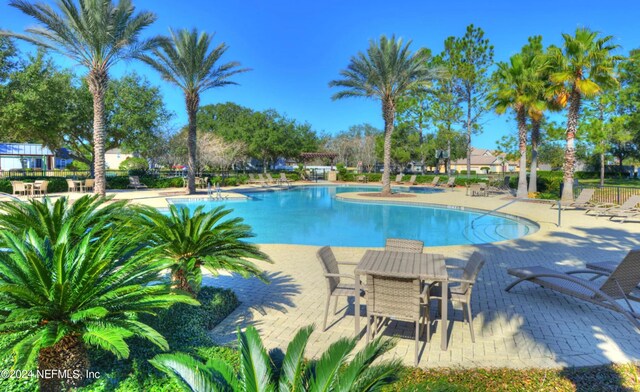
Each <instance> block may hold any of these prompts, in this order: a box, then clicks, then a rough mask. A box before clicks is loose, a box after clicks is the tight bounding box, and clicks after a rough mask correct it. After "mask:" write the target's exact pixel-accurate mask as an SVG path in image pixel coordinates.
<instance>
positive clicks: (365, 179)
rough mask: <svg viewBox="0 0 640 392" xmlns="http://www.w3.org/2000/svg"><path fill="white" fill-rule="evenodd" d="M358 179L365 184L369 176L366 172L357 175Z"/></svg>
mask: <svg viewBox="0 0 640 392" xmlns="http://www.w3.org/2000/svg"><path fill="white" fill-rule="evenodd" d="M356 180H357V181H358V182H363V183H365V184H366V183H367V182H369V179H368V178H367V176H365V175H364V174H362V175H359V176H358V177H356Z"/></svg>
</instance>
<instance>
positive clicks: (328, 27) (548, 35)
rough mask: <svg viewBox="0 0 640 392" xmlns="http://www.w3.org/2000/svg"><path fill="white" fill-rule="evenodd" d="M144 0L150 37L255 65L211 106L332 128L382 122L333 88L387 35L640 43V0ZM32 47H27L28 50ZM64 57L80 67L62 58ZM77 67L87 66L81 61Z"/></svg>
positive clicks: (492, 133) (211, 97)
mask: <svg viewBox="0 0 640 392" xmlns="http://www.w3.org/2000/svg"><path fill="white" fill-rule="evenodd" d="M134 4H135V5H136V7H137V8H138V9H145V10H150V11H153V12H155V13H156V14H157V16H158V20H157V22H156V23H155V24H154V25H153V26H152V27H150V28H149V29H148V30H147V32H146V34H148V35H154V34H166V33H167V31H168V28H169V27H172V28H193V27H196V28H198V29H200V30H206V31H208V32H215V33H216V38H215V42H220V41H224V42H226V43H227V44H228V45H229V46H230V48H229V50H228V51H227V53H226V55H225V56H226V58H225V60H227V61H231V60H237V61H240V62H241V63H242V65H243V66H246V67H250V68H252V69H253V70H252V71H251V72H248V73H245V74H242V75H239V76H238V77H237V78H236V79H235V80H236V81H237V82H238V83H240V85H239V86H230V87H225V88H222V89H214V90H210V91H209V92H207V93H205V94H204V95H203V96H202V98H201V102H202V104H209V103H218V102H226V101H232V102H236V103H238V104H240V105H244V106H247V107H250V108H252V109H256V110H264V109H268V108H273V109H276V110H277V111H278V112H280V113H284V114H286V115H287V116H289V117H291V118H295V119H296V120H298V121H307V122H309V123H310V124H312V126H313V127H314V129H316V130H317V131H325V132H327V133H336V132H338V131H340V130H343V129H346V128H348V127H349V126H350V125H354V124H360V123H364V122H368V123H371V124H373V125H375V126H378V127H380V128H381V127H382V119H381V115H380V108H379V104H378V102H377V101H373V100H365V99H347V100H340V101H332V100H331V95H332V94H333V93H334V92H335V91H334V90H333V89H330V88H329V87H328V86H327V83H328V82H329V81H330V80H332V79H335V78H337V77H338V72H339V71H340V70H341V69H343V68H344V67H346V65H347V64H348V62H349V58H350V57H351V56H352V55H354V54H355V53H357V52H358V51H361V50H364V49H366V47H367V45H368V42H369V40H370V39H376V38H378V37H379V36H380V35H382V34H386V35H391V34H396V36H399V37H402V38H404V39H411V40H413V44H412V47H413V48H414V49H417V48H418V47H422V46H426V47H428V48H430V49H431V50H432V51H433V52H434V53H438V52H440V51H441V50H442V45H443V41H444V39H445V38H446V37H448V36H452V35H454V36H460V35H462V34H463V33H464V31H465V27H466V26H467V25H468V24H470V23H473V24H475V25H476V26H479V27H481V28H482V29H483V30H484V31H485V34H486V37H487V38H489V39H490V41H491V43H492V44H493V45H494V46H495V59H496V61H504V60H507V59H508V58H509V56H510V55H512V54H514V53H516V52H518V51H519V50H520V47H521V46H522V45H523V44H524V43H526V40H527V37H529V36H531V35H536V34H540V35H542V36H543V37H544V41H543V42H544V43H545V45H548V44H552V43H553V44H559V43H560V41H561V34H562V33H573V31H575V29H576V27H589V28H591V29H594V30H596V31H600V32H602V33H604V34H607V35H613V36H614V37H615V42H616V43H617V44H619V45H621V46H622V51H621V53H623V54H626V53H627V52H628V50H630V49H633V48H637V47H640V29H638V28H637V23H638V21H637V18H638V15H640V2H637V1H634V0H627V1H621V0H617V1H615V0H610V1H602V0H600V1H593V0H585V1H574V0H566V1H557V0H556V1H549V0H538V1H536V2H515V1H512V0H511V1H502V0H495V1H483V0H475V1H473V0H448V1H437V2H436V1H425V0H421V1H397V2H391V1H378V0H366V1H365V0H341V1H338V0H320V1H308V0H298V1H295V0H289V1H284V0H243V1H238V0H235V1H234V0H231V1H229V0H226V1H217V0H182V1H175V0H174V1H169V0H161V1H158V0H134ZM33 24H34V21H33V20H31V19H30V18H28V17H26V16H25V15H23V14H21V13H20V12H19V11H18V10H17V9H14V8H12V7H9V6H8V5H7V2H3V3H2V4H0V28H3V29H9V30H14V31H23V29H24V28H25V27H27V26H31V25H33ZM29 47H30V46H29V45H28V44H20V48H21V49H23V50H29ZM57 61H58V62H59V63H60V64H61V65H63V66H65V67H72V66H73V64H72V63H70V62H69V61H67V60H64V59H62V58H57ZM74 69H75V71H76V72H78V73H79V74H80V73H83V72H85V70H84V69H83V68H81V67H79V66H78V67H75V68H74ZM131 70H135V71H137V72H138V73H140V74H143V75H146V76H147V78H148V79H149V80H150V81H151V82H152V83H154V84H156V85H159V86H160V87H161V89H162V92H163V95H164V98H165V102H166V104H167V106H168V108H169V109H170V110H171V111H173V112H175V114H176V117H175V119H174V123H175V126H176V127H177V126H180V125H182V124H183V123H185V122H186V115H185V109H184V103H183V98H182V95H181V93H180V91H179V90H178V89H176V88H174V87H172V86H170V85H168V84H166V83H165V82H163V81H162V80H160V78H159V77H158V76H157V75H156V73H155V72H154V71H153V70H151V69H149V68H148V67H147V66H145V65H142V64H139V63H136V62H130V63H122V64H120V65H119V66H117V67H116V68H115V69H114V71H113V76H115V77H117V76H119V75H121V74H123V73H125V72H128V71H131ZM510 117H511V116H501V117H497V116H495V115H489V116H487V117H486V119H485V121H484V125H483V127H484V132H483V134H481V135H479V136H476V137H475V139H474V142H473V144H474V145H475V146H476V147H481V148H495V141H496V140H497V139H499V138H500V137H501V136H502V135H505V134H509V133H513V132H514V125H513V122H512V121H510Z"/></svg>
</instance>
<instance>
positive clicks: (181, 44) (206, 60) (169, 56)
mask: <svg viewBox="0 0 640 392" xmlns="http://www.w3.org/2000/svg"><path fill="white" fill-rule="evenodd" d="M169 32H170V34H171V37H169V38H167V39H164V40H163V41H162V42H161V44H160V45H159V46H158V47H157V48H155V49H153V51H152V52H151V55H146V54H143V55H141V56H140V59H141V60H142V61H144V62H146V63H147V64H149V65H150V66H151V67H153V68H154V69H155V70H156V71H158V72H159V73H160V75H162V78H163V79H165V80H166V81H168V82H171V83H173V84H175V85H176V86H178V87H179V88H180V89H182V92H183V93H184V99H185V103H186V107H187V115H188V117H189V132H188V136H187V149H188V152H189V162H188V164H189V165H188V166H189V168H188V173H187V175H188V192H189V194H193V193H195V192H196V183H195V178H196V172H195V170H196V137H197V135H196V115H197V114H198V109H199V107H200V94H202V93H203V92H205V91H207V90H209V89H212V88H215V87H224V86H227V85H230V84H237V83H236V82H233V81H231V80H230V78H231V77H232V76H234V75H236V74H238V73H241V72H246V71H248V70H249V69H247V68H242V69H241V68H238V67H239V66H240V63H239V62H237V61H231V62H228V63H224V64H220V63H219V62H220V58H221V57H222V55H223V54H224V53H225V52H226V51H227V49H228V48H229V47H228V46H227V45H226V44H225V43H224V42H222V43H220V44H219V45H218V46H216V47H215V48H213V49H211V42H212V40H213V35H212V34H207V33H205V32H201V33H198V30H196V29H193V30H191V31H189V30H179V31H178V32H177V33H176V32H174V31H173V30H169Z"/></svg>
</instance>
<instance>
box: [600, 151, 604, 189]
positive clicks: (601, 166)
mask: <svg viewBox="0 0 640 392" xmlns="http://www.w3.org/2000/svg"><path fill="white" fill-rule="evenodd" d="M603 186H604V150H602V152H601V153H600V187H601V188H602V187H603Z"/></svg>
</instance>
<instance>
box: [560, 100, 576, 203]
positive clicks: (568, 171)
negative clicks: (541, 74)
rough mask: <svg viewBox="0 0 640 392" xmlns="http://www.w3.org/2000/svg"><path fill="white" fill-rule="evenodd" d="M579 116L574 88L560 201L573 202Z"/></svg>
mask: <svg viewBox="0 0 640 392" xmlns="http://www.w3.org/2000/svg"><path fill="white" fill-rule="evenodd" d="M579 115H580V92H579V91H577V89H576V88H573V89H572V90H571V95H570V96H569V113H568V116H567V146H566V148H565V150H564V165H563V168H562V169H563V172H564V175H563V178H562V181H563V184H564V188H563V189H562V197H561V198H562V201H563V202H567V203H568V202H572V201H573V169H574V167H575V163H576V148H575V139H576V130H577V129H578V116H579Z"/></svg>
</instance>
